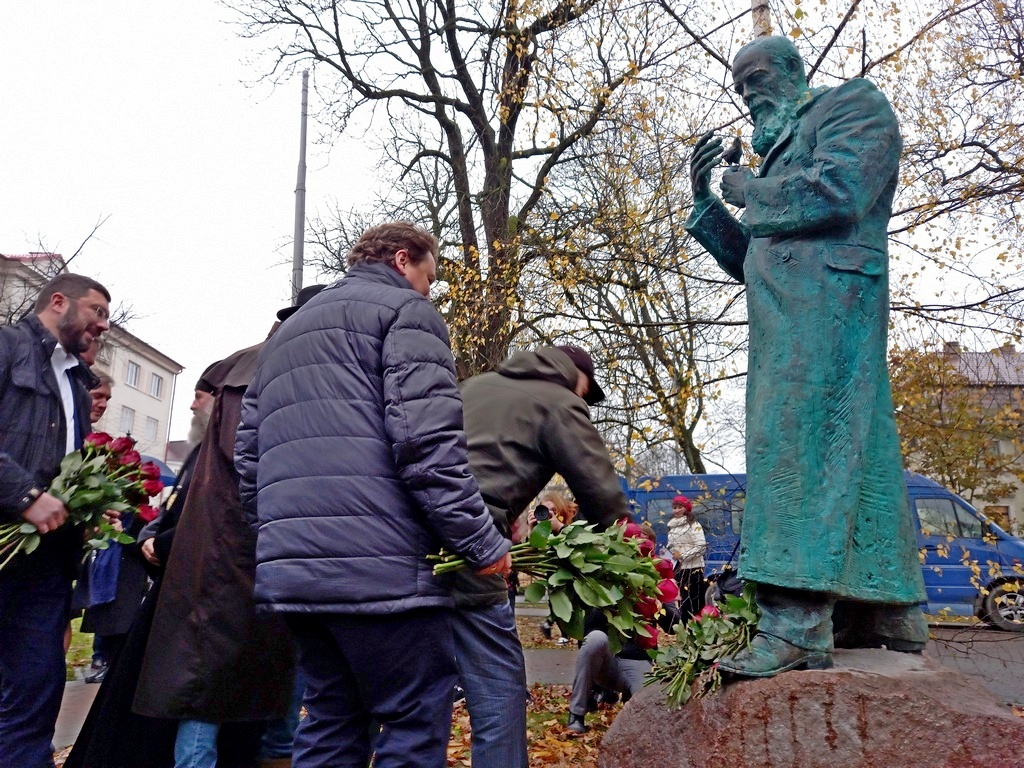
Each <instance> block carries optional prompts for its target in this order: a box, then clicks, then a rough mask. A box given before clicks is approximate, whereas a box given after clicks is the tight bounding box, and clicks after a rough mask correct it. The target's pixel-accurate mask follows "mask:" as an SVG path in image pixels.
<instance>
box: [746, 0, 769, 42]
mask: <svg viewBox="0 0 1024 768" xmlns="http://www.w3.org/2000/svg"><path fill="white" fill-rule="evenodd" d="M750 14H751V17H752V18H753V20H754V30H753V32H754V37H755V38H758V37H765V36H766V35H770V34H771V33H772V17H771V9H770V8H769V7H768V0H750Z"/></svg>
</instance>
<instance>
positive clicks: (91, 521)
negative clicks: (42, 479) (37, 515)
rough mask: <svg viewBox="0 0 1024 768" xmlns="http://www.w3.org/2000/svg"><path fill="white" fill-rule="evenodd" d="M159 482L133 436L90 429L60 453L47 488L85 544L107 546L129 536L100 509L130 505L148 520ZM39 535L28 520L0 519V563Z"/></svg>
mask: <svg viewBox="0 0 1024 768" xmlns="http://www.w3.org/2000/svg"><path fill="white" fill-rule="evenodd" d="M163 487H164V486H163V483H161V482H160V469H159V468H158V467H157V466H156V465H155V464H153V463H151V462H146V463H143V462H142V457H141V456H139V454H138V452H137V451H136V450H135V441H134V440H132V439H131V438H130V437H118V438H116V439H115V438H111V436H110V435H108V434H106V433H105V432H94V433H92V434H90V435H88V436H87V437H86V438H85V443H84V444H83V446H82V449H81V450H80V451H73V452H72V453H69V454H68V455H67V456H65V457H64V459H63V460H62V461H61V463H60V472H59V473H58V475H57V477H55V478H54V480H53V482H52V483H51V484H50V487H49V488H48V489H47V492H48V493H49V494H50V495H51V496H55V497H57V498H58V499H60V500H61V501H62V502H63V503H64V506H65V507H67V508H68V512H69V515H68V522H70V523H71V524H72V525H81V526H82V527H83V528H84V529H85V530H86V531H88V533H89V538H88V539H87V541H86V544H85V546H86V549H106V548H107V547H108V546H109V544H110V542H111V541H115V542H118V543H120V544H126V543H131V542H132V541H134V539H132V537H131V536H129V535H127V534H126V533H124V532H122V531H120V530H119V529H118V527H117V526H115V525H114V524H113V523H111V522H110V521H109V520H108V519H107V517H106V515H105V513H106V512H108V511H112V512H128V511H133V510H134V511H135V513H136V514H138V515H139V516H140V517H141V518H142V519H143V520H152V519H153V518H154V517H156V514H157V510H156V509H155V508H154V507H151V506H149V505H148V504H146V502H148V501H149V498H150V497H151V496H155V495H157V494H158V493H160V491H162V490H163ZM39 541H40V535H39V532H38V531H36V527H35V526H34V525H32V524H31V523H7V524H6V525H0V568H3V567H4V566H5V565H7V563H9V562H10V561H11V558H13V557H14V556H15V555H16V554H18V553H19V552H24V553H25V554H28V553H29V552H32V551H33V550H35V548H36V547H38V546H39Z"/></svg>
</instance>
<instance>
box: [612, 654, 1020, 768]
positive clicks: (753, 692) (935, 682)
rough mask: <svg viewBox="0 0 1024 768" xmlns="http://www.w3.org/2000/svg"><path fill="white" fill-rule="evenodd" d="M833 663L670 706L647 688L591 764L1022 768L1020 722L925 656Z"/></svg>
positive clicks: (839, 658) (847, 657) (842, 657)
mask: <svg viewBox="0 0 1024 768" xmlns="http://www.w3.org/2000/svg"><path fill="white" fill-rule="evenodd" d="M835 661H836V666H835V668H833V669H830V670H825V671H820V672H817V671H815V672H786V673H784V674H782V675H779V676H777V677H774V678H767V679H763V680H747V681H743V682H734V683H729V684H727V685H726V686H725V687H724V688H722V689H721V690H720V691H719V692H718V693H716V694H713V695H712V696H709V697H706V698H704V699H691V700H690V702H688V703H687V704H686V706H684V707H683V708H682V709H680V710H678V711H676V712H671V711H669V710H668V708H667V707H666V705H665V700H664V696H663V695H662V693H661V691H660V690H659V689H658V688H657V687H655V686H650V687H648V688H646V689H644V691H642V692H641V693H640V694H638V695H637V696H634V697H633V699H632V701H630V702H629V704H628V705H627V706H626V707H624V708H623V710H622V712H620V713H619V715H618V717H617V718H616V719H615V722H614V723H613V724H612V727H611V728H610V729H609V730H608V733H607V734H606V735H605V738H604V741H603V742H602V744H601V750H600V754H599V757H598V763H597V764H598V768H652V767H654V766H657V768H759V767H763V768H790V767H791V766H792V767H793V768H797V767H798V768H818V767H820V768H874V767H875V766H877V767H878V768H883V767H884V768H943V767H946V768H973V767H974V766H977V768H1020V767H1021V766H1024V719H1021V718H1018V717H1015V716H1014V715H1013V714H1011V712H1010V709H1009V707H1007V706H1005V705H1003V704H1001V703H1000V702H998V701H996V700H995V699H994V698H993V697H992V696H991V695H990V694H989V693H988V692H986V691H985V690H983V689H982V688H979V687H978V686H977V685H976V684H975V683H973V682H971V681H970V680H968V679H967V678H965V677H963V676H961V675H958V674H957V673H955V672H951V671H950V670H949V669H946V668H944V667H942V666H940V665H939V664H938V663H936V662H934V661H932V660H930V659H928V658H927V657H926V656H919V655H914V654H902V653H894V652H892V651H884V650H850V651H837V653H836V656H835Z"/></svg>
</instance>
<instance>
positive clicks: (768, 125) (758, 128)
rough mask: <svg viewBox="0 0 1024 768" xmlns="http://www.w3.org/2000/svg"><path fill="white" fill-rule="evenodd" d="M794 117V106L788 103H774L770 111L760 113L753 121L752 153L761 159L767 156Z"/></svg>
mask: <svg viewBox="0 0 1024 768" xmlns="http://www.w3.org/2000/svg"><path fill="white" fill-rule="evenodd" d="M795 117H796V105H795V104H791V103H789V102H781V103H775V104H773V105H772V109H771V110H770V111H766V112H762V114H761V115H760V116H759V117H758V119H757V120H755V121H754V135H753V136H752V137H751V140H750V145H751V146H752V147H753V148H754V151H755V152H756V153H757V154H758V155H760V156H761V157H764V156H765V155H767V154H768V150H770V149H771V148H772V147H774V146H775V142H776V141H778V140H779V137H780V136H781V135H782V132H783V131H785V130H786V126H788V125H789V124H790V123H792V122H793V119H794V118H795Z"/></svg>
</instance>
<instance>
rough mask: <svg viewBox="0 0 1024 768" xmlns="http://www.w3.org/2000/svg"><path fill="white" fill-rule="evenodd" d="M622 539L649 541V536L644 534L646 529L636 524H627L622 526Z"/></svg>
mask: <svg viewBox="0 0 1024 768" xmlns="http://www.w3.org/2000/svg"><path fill="white" fill-rule="evenodd" d="M622 538H624V539H637V538H642V539H645V540H646V539H647V534H646V533H644V529H643V528H641V527H640V526H639V525H637V524H636V523H626V524H625V525H624V526H622Z"/></svg>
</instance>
